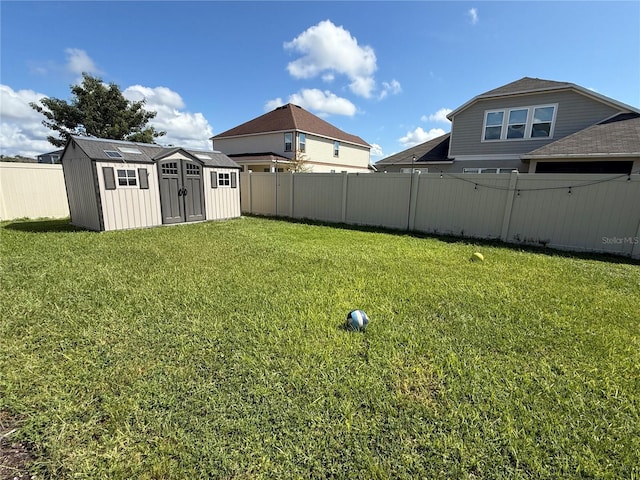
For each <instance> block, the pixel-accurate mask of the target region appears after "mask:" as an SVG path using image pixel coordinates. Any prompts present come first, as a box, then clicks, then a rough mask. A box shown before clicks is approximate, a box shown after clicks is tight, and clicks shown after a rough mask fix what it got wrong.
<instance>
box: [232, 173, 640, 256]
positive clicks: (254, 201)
mask: <svg viewBox="0 0 640 480" xmlns="http://www.w3.org/2000/svg"><path fill="white" fill-rule="evenodd" d="M240 178H241V208H242V212H243V213H248V214H255V215H267V216H280V217H290V218H294V219H309V220H314V221H322V222H329V223H344V224H350V225H366V226H376V227H384V228H391V229H398V230H408V231H415V232H424V233H433V234H441V235H454V236H462V237H469V238H479V239H496V240H502V241H504V242H508V243H515V244H525V245H538V246H546V247H550V248H555V249H560V250H571V251H577V252H601V253H611V254H616V255H623V256H630V257H633V258H640V175H638V174H634V175H577V174H572V175H559V174H518V173H517V172H513V173H511V174H457V175H454V174H443V175H442V176H441V175H440V174H419V173H414V174H409V173H386V174H353V173H351V174H346V173H343V174H332V173H307V174H305V173H295V174H290V173H277V174H276V173H243V174H241V177H240Z"/></svg>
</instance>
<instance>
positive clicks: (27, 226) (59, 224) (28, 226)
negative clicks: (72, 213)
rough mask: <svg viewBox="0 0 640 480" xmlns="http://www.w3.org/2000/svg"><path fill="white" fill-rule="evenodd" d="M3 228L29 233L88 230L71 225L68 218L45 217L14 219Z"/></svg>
mask: <svg viewBox="0 0 640 480" xmlns="http://www.w3.org/2000/svg"><path fill="white" fill-rule="evenodd" d="M2 228H6V229H7V230H16V231H18V232H29V233H64V232H86V231H87V230H85V229H83V228H80V227H76V226H74V225H71V223H70V221H69V219H68V218H62V219H43V220H28V219H25V220H14V221H12V222H11V223H5V224H3V225H2Z"/></svg>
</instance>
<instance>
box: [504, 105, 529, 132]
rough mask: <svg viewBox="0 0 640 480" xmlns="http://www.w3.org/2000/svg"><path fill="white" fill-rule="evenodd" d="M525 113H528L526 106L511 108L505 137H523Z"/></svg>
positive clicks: (525, 124)
mask: <svg viewBox="0 0 640 480" xmlns="http://www.w3.org/2000/svg"><path fill="white" fill-rule="evenodd" d="M527 115H529V110H527V109H526V108H523V109H519V110H511V111H510V112H509V125H508V127H507V138H524V129H525V127H526V126H527Z"/></svg>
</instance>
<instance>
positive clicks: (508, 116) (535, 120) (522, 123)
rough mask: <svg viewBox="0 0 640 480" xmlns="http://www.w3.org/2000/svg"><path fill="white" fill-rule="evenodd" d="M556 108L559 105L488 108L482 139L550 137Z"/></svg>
mask: <svg viewBox="0 0 640 480" xmlns="http://www.w3.org/2000/svg"><path fill="white" fill-rule="evenodd" d="M556 110H557V105H535V106H531V107H518V108H511V109H504V110H487V111H486V112H485V117H484V129H483V137H482V141H501V140H523V139H524V140H528V139H531V138H550V137H551V136H552V135H553V125H554V122H555V114H556Z"/></svg>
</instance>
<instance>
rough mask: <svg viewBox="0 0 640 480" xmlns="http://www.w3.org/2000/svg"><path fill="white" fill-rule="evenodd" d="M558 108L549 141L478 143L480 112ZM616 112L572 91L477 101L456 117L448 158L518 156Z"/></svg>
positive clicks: (545, 139) (480, 121) (482, 113)
mask: <svg viewBox="0 0 640 480" xmlns="http://www.w3.org/2000/svg"><path fill="white" fill-rule="evenodd" d="M554 103H557V104H558V111H557V112H556V123H555V128H554V132H553V137H552V138H543V139H539V138H538V139H534V140H509V141H499V142H482V141H481V140H482V136H483V131H482V127H483V124H484V112H485V111H486V110H496V109H503V108H513V107H526V106H534V105H546V104H554ZM618 111H619V110H617V109H615V108H613V107H611V106H609V105H606V104H604V103H601V102H598V101H596V100H593V99H590V98H588V97H585V96H584V95H581V94H579V93H577V92H574V91H561V92H549V93H539V94H530V95H521V96H515V97H504V98H497V99H484V100H479V101H478V102H477V103H475V104H473V105H471V106H469V107H468V108H467V109H466V110H463V111H462V112H460V113H459V114H457V115H456V116H455V117H454V119H453V124H452V125H451V149H450V152H449V153H450V156H452V157H459V156H461V155H520V154H523V153H527V152H530V151H532V150H535V149H537V148H540V147H542V146H544V145H546V144H548V143H551V142H552V141H555V140H558V139H560V138H563V137H566V136H567V135H571V134H573V133H575V132H577V131H579V130H583V129H585V128H587V127H589V126H591V125H594V124H596V123H598V122H599V121H601V120H604V119H606V118H609V117H611V116H612V115H614V114H615V113H617V112H618Z"/></svg>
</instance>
